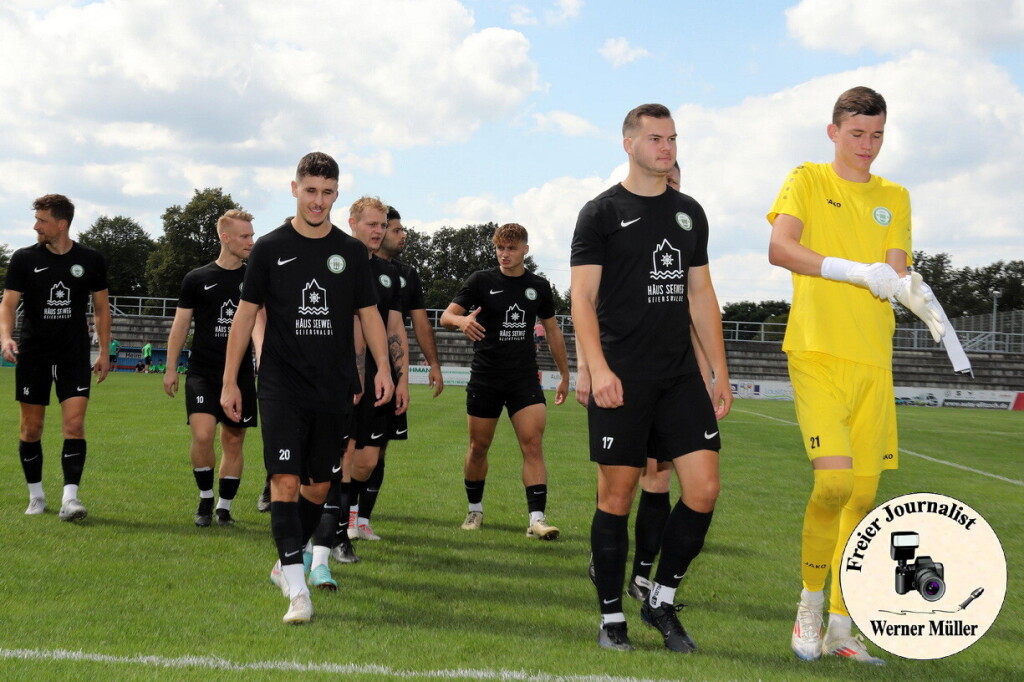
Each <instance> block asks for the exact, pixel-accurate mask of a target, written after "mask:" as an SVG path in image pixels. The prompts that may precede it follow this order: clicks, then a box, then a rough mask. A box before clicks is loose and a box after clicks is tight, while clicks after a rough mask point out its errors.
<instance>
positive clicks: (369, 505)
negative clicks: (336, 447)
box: [348, 206, 444, 540]
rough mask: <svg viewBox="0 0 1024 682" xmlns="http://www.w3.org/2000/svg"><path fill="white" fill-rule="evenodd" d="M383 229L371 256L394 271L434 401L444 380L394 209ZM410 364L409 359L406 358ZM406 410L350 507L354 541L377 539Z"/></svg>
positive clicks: (404, 433)
mask: <svg viewBox="0 0 1024 682" xmlns="http://www.w3.org/2000/svg"><path fill="white" fill-rule="evenodd" d="M387 221H388V224H387V230H386V231H385V232H384V238H383V239H382V240H381V242H380V247H379V248H378V249H377V251H376V253H375V255H377V256H379V257H380V258H382V259H384V260H385V261H387V262H388V263H391V265H393V266H394V267H395V269H396V270H397V271H398V281H399V285H400V292H401V293H400V296H401V309H402V315H403V316H404V315H408V316H409V319H410V320H411V321H412V328H413V332H414V333H415V334H416V341H417V342H418V343H419V346H420V351H422V353H423V358H424V360H426V362H427V365H428V366H429V367H430V372H429V377H428V382H429V385H430V387H431V388H433V396H434V397H435V398H436V397H437V396H438V395H440V393H441V391H443V390H444V378H443V377H442V376H441V363H440V362H439V361H438V359H437V344H436V342H435V340H434V328H433V326H432V325H431V323H430V319H429V318H428V317H427V310H426V308H427V306H426V304H425V303H424V300H423V285H422V283H421V282H420V276H419V273H417V272H416V269H415V268H413V267H412V266H411V265H409V264H407V263H403V262H401V261H399V260H398V258H397V256H399V255H401V253H402V250H403V249H404V248H405V236H406V232H405V227H403V226H402V216H401V215H400V214H399V213H398V211H397V210H396V209H395V207H394V206H388V214H387ZM409 364H410V365H411V364H412V358H409ZM408 414H409V413H408V411H406V412H403V413H401V414H399V415H395V416H394V418H393V419H390V420H389V422H388V430H389V434H388V436H387V443H384V444H383V445H382V446H381V448H380V454H379V455H378V456H377V466H376V467H374V469H373V472H372V473H371V474H370V477H369V478H368V479H367V481H366V489H365V490H363V491H362V492H361V493H360V495H359V501H358V504H355V505H353V506H351V507H350V508H349V509H350V513H349V523H348V536H349V538H351V539H358V540H380V536H379V535H377V534H376V533H375V532H374V531H373V528H372V527H371V526H370V516H371V515H372V514H373V510H374V508H375V506H376V504H377V495H378V494H379V493H380V489H381V487H382V486H383V485H384V468H385V464H386V457H385V455H386V454H387V448H388V443H390V442H391V441H393V440H408V439H409V421H408Z"/></svg>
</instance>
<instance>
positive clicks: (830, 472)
mask: <svg viewBox="0 0 1024 682" xmlns="http://www.w3.org/2000/svg"><path fill="white" fill-rule="evenodd" d="M852 493H853V470H852V469H815V470H814V489H813V490H812V491H811V502H812V503H813V504H816V505H818V506H821V507H824V508H826V509H833V510H838V509H841V508H842V507H843V506H844V505H845V504H846V503H847V501H849V499H850V495H851V494H852Z"/></svg>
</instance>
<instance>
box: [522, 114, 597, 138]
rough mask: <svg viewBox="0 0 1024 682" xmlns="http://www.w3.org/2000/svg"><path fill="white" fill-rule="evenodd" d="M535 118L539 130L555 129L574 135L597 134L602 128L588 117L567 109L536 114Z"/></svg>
mask: <svg viewBox="0 0 1024 682" xmlns="http://www.w3.org/2000/svg"><path fill="white" fill-rule="evenodd" d="M533 120H534V121H535V122H536V123H537V130H540V131H555V132H558V133H561V134H562V135H569V136H573V137H579V136H582V135H596V134H598V133H599V132H600V129H599V128H598V127H597V126H595V125H594V124H593V123H591V122H590V121H588V120H587V119H585V118H583V117H582V116H577V115H576V114H570V113H569V112H567V111H549V112H548V113H546V114H534V115H533Z"/></svg>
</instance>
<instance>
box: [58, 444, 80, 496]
mask: <svg viewBox="0 0 1024 682" xmlns="http://www.w3.org/2000/svg"><path fill="white" fill-rule="evenodd" d="M60 465H61V468H62V469H63V470H64V485H80V484H81V482H82V470H83V469H85V439H84V438H67V439H65V440H64V448H63V449H62V450H61V455H60Z"/></svg>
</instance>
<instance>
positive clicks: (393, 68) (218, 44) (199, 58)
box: [0, 0, 540, 241]
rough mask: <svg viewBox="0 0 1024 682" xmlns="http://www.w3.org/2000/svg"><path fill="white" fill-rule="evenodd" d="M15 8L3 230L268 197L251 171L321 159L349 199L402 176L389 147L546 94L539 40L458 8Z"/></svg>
mask: <svg viewBox="0 0 1024 682" xmlns="http://www.w3.org/2000/svg"><path fill="white" fill-rule="evenodd" d="M8 5H10V6H5V10H4V11H3V12H0V61H2V63H3V64H4V68H3V69H2V70H0V92H3V93H4V96H3V97H2V98H0V130H2V131H3V134H2V136H0V158H3V159H4V160H5V163H4V164H3V165H7V166H8V167H18V168H31V169H32V171H31V172H32V173H33V175H32V177H30V178H25V180H24V181H23V182H8V181H5V183H4V185H3V186H0V219H2V218H3V217H4V216H6V213H5V211H6V210H7V208H8V206H10V207H11V210H12V211H14V210H17V207H18V206H20V205H21V204H22V203H24V202H25V196H26V195H30V196H34V194H33V192H38V193H43V192H45V191H53V190H54V189H55V187H57V188H60V191H63V192H65V193H67V194H68V195H69V196H83V197H84V196H88V197H89V198H90V200H91V201H93V202H95V204H96V205H101V206H120V207H121V208H120V210H122V211H127V210H129V209H132V210H137V206H136V205H135V204H134V203H133V197H141V196H148V197H150V198H151V199H150V201H151V202H157V201H159V202H160V203H161V204H162V206H167V205H169V204H170V203H172V202H176V201H180V197H182V196H185V197H186V198H187V197H188V196H189V195H190V194H191V191H192V189H193V188H194V186H195V184H196V183H227V182H231V183H233V184H235V186H236V187H239V189H238V190H236V191H238V192H241V193H242V194H240V196H248V197H250V200H251V201H253V202H256V203H261V202H264V201H266V197H265V195H264V189H263V188H264V187H265V186H266V184H267V179H266V172H265V171H255V170H254V169H267V168H273V169H278V168H282V167H287V166H288V165H291V164H293V163H294V162H295V158H297V153H301V152H302V151H306V150H310V149H322V150H324V151H327V152H329V153H331V154H333V155H334V156H335V158H337V159H338V160H339V162H340V163H341V164H342V166H343V171H344V172H345V173H346V175H345V176H344V177H343V178H342V188H343V189H345V185H346V183H347V184H348V185H349V186H351V185H353V184H354V181H353V176H352V173H353V172H362V173H378V174H381V175H389V174H390V173H392V172H393V166H394V164H393V160H392V154H393V152H394V151H395V150H401V149H403V148H408V147H413V146H428V145H429V146H434V145H443V144H446V143H452V142H463V141H465V140H466V138H467V136H469V135H470V134H472V132H473V131H475V130H476V129H478V128H479V127H480V126H481V125H482V124H484V123H486V122H488V121H491V120H494V119H500V118H501V117H503V116H506V115H509V114H514V113H516V112H517V110H518V108H519V107H520V106H521V105H522V103H523V102H524V101H525V99H526V98H527V97H529V96H530V95H531V94H532V93H534V92H536V91H537V90H538V88H539V87H540V82H539V78H538V73H537V66H536V64H535V63H534V61H533V59H532V58H531V55H530V44H529V41H528V40H527V39H526V38H525V37H524V36H523V35H522V34H521V33H519V32H518V31H513V30H508V29H502V28H480V27H477V26H475V25H474V18H473V15H472V13H471V12H470V11H468V10H467V9H466V7H464V6H463V4H461V3H459V2H456V1H455V0H421V1H420V2H415V3H408V2H402V1H401V0H378V1H377V2H373V3H338V2H334V1H333V0H310V1H309V2H307V3H304V4H302V5H287V4H285V5H282V4H281V3H278V2H275V1H274V0H250V1H249V2H246V3H217V2H201V3H199V2H197V3H180V2H174V1H173V0H149V1H148V2H145V3H134V2H125V1H123V0H101V1H99V2H90V3H79V2H70V1H65V2H55V1H47V2H32V3H29V2H27V1H23V0H18V2H17V3H15V4H11V3H8ZM297 150H298V152H297ZM19 161H20V163H19ZM293 168H294V166H291V167H290V168H288V170H287V173H286V174H285V175H284V176H283V182H284V183H285V185H284V186H287V184H286V183H287V181H288V179H290V177H291V174H292V172H293ZM5 180H6V178H5ZM281 182H282V180H278V181H277V182H274V183H272V184H274V185H275V192H278V193H279V192H280V183H281ZM246 183H254V184H252V185H246ZM26 185H29V186H31V188H32V189H31V190H26ZM118 195H122V196H118ZM186 200H187V199H186ZM12 215H17V214H16V213H12ZM76 222H77V220H76ZM148 227H149V228H150V229H151V230H153V228H156V227H158V226H156V225H150V226H148ZM2 239H4V233H3V232H0V240H2ZM19 241H23V240H19Z"/></svg>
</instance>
